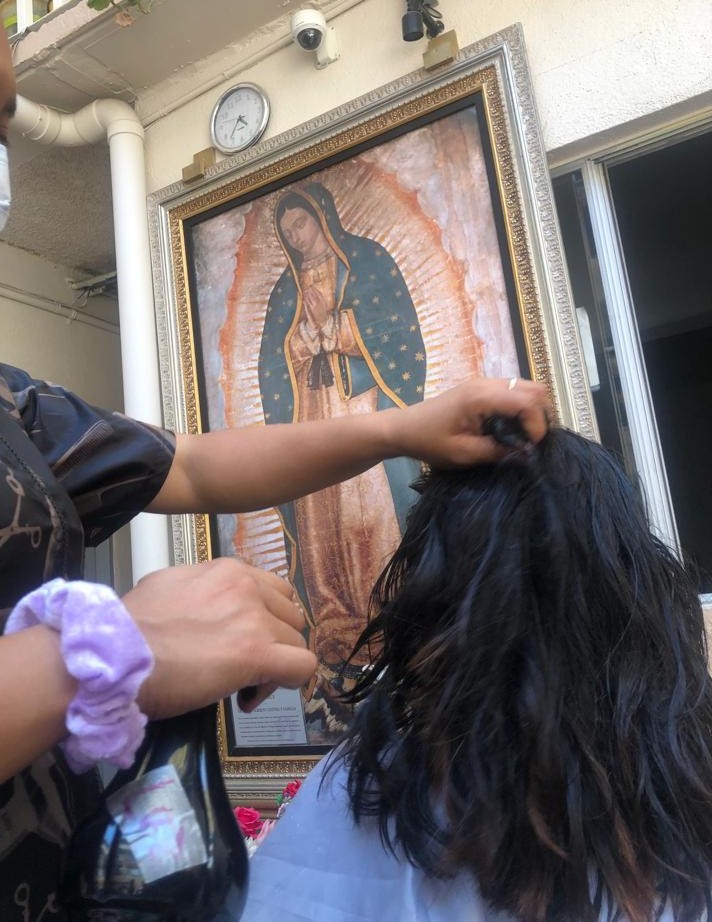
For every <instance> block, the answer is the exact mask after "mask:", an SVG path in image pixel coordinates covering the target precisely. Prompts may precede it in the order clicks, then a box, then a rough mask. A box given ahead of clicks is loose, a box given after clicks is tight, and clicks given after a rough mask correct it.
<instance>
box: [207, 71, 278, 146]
mask: <svg viewBox="0 0 712 922" xmlns="http://www.w3.org/2000/svg"><path fill="white" fill-rule="evenodd" d="M268 121H269V99H268V98H267V95H266V93H265V92H264V90H262V89H260V87H258V86H255V84H254V83H238V84H236V85H235V86H233V87H230V89H229V90H226V91H225V92H224V93H223V94H222V96H221V97H220V99H218V101H217V102H216V103H215V106H214V107H213V114H212V116H211V117H210V137H211V139H212V142H213V144H214V145H215V147H217V149H218V150H221V151H222V152H223V153H224V154H234V153H235V152H236V151H238V150H244V149H245V148H246V147H249V146H250V144H254V143H255V142H256V141H259V139H260V138H261V137H262V134H263V133H264V130H265V128H266V127H267V122H268Z"/></svg>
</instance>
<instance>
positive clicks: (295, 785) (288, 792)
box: [282, 778, 302, 799]
mask: <svg viewBox="0 0 712 922" xmlns="http://www.w3.org/2000/svg"><path fill="white" fill-rule="evenodd" d="M301 786H302V782H301V781H300V780H299V779H298V778H295V779H294V780H293V781H290V782H289V784H288V785H287V786H286V788H285V789H284V790H283V791H282V797H283V798H287V797H288V798H290V799H291V798H292V797H294V795H295V794H296V793H297V791H298V790H299V788H300V787H301Z"/></svg>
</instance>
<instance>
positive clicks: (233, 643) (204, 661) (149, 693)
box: [0, 558, 316, 782]
mask: <svg viewBox="0 0 712 922" xmlns="http://www.w3.org/2000/svg"><path fill="white" fill-rule="evenodd" d="M122 601H123V603H124V606H125V607H126V608H127V609H128V611H129V612H130V613H131V615H132V616H133V618H134V621H135V622H136V624H137V625H138V627H139V628H140V630H141V632H142V634H143V636H144V638H145V639H146V641H147V643H148V645H149V647H150V648H151V651H152V653H153V656H154V659H155V666H154V669H153V671H152V673H151V674H150V675H149V676H148V678H147V679H146V680H145V682H144V683H143V685H142V686H141V689H140V692H139V696H138V704H139V707H140V708H141V710H142V711H143V712H144V713H145V714H147V715H148V716H149V717H151V718H163V717H171V716H174V715H176V714H182V713H183V712H185V711H189V710H194V709H195V708H199V707H203V706H204V705H207V704H210V703H212V702H214V701H218V700H219V699H220V698H223V697H226V696H227V695H230V694H232V693H233V692H235V691H238V690H239V689H241V688H245V687H246V686H251V687H254V688H256V694H255V695H254V696H253V697H251V699H250V701H249V704H246V705H245V710H248V709H249V710H253V709H254V708H255V707H257V705H258V704H259V703H260V702H261V701H263V700H264V698H266V697H267V695H269V694H271V692H272V691H273V690H274V688H275V687H277V686H278V685H279V686H284V687H287V688H299V687H300V686H301V685H303V684H304V683H305V682H307V681H309V680H310V679H311V677H312V676H313V674H314V670H315V668H316V658H315V656H314V654H313V653H312V652H311V651H309V650H307V649H306V643H305V640H304V637H303V636H302V633H301V632H302V630H303V628H304V618H303V615H302V614H301V613H300V611H299V610H298V609H297V607H296V605H295V604H294V603H293V601H292V590H291V588H290V586H289V584H288V583H287V582H286V581H285V580H283V579H280V578H279V577H277V576H275V575H274V574H273V573H267V572H265V571H263V570H259V569H257V568H255V567H251V566H249V565H247V564H245V563H242V562H240V561H238V560H235V559H233V558H229V559H228V558H222V559H219V560H213V561H210V562H208V563H202V564H195V565H193V566H185V567H169V568H168V569H165V570H158V571H157V572H155V573H151V574H149V575H148V576H146V577H144V579H142V580H140V581H139V582H138V583H137V585H136V586H134V588H133V589H131V590H130V592H128V593H127V594H126V595H125V596H124V597H123V599H122ZM76 692H77V683H76V681H75V680H74V679H73V678H72V677H71V676H70V675H69V673H68V672H67V670H66V668H65V666H64V661H63V659H62V654H61V650H60V635H59V634H58V633H57V632H56V631H54V630H52V629H51V628H48V627H45V626H43V625H39V626H37V627H30V628H26V629H25V630H21V631H18V632H17V633H15V634H9V635H5V636H2V637H0V701H2V720H0V782H1V781H4V780H6V779H7V778H10V777H12V775H14V774H15V773H16V772H17V771H19V770H20V769H21V768H24V767H25V766H26V765H29V764H30V763H31V762H32V761H33V760H34V759H35V758H36V757H37V756H39V755H40V754H41V753H43V752H46V751H47V750H48V749H49V748H50V747H52V746H53V745H54V744H56V743H58V742H59V741H60V740H61V739H63V737H65V736H66V732H67V731H66V729H65V716H66V713H67V708H68V706H69V704H70V702H71V700H72V699H73V698H74V696H75V694H76ZM241 703H242V702H241Z"/></svg>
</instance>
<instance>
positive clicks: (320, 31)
mask: <svg viewBox="0 0 712 922" xmlns="http://www.w3.org/2000/svg"><path fill="white" fill-rule="evenodd" d="M325 37H326V19H325V18H324V14H323V13H320V12H319V11H318V10H299V12H298V13H294V15H293V16H292V38H293V39H294V41H295V42H296V43H297V45H299V47H300V48H303V49H304V51H316V50H317V49H318V48H319V46H320V45H321V43H322V42H323V41H324V38H325Z"/></svg>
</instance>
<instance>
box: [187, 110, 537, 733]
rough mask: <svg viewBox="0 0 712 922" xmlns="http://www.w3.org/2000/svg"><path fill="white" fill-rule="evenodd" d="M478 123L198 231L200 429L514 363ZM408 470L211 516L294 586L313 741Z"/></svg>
mask: <svg viewBox="0 0 712 922" xmlns="http://www.w3.org/2000/svg"><path fill="white" fill-rule="evenodd" d="M489 183H490V179H489V177H488V174H487V170H486V167H485V162H484V156H483V151H482V146H481V141H480V135H479V129H478V120H477V116H476V114H475V113H474V112H473V111H471V110H468V109H466V110H463V111H461V112H459V113H455V114H453V115H450V116H448V117H447V118H444V119H441V120H439V121H436V122H433V123H432V124H430V125H427V126H423V127H422V128H419V129H416V130H413V131H411V132H409V133H408V134H406V135H404V136H401V137H399V138H395V139H393V140H390V141H387V142H385V143H383V144H380V145H379V146H377V147H373V148H371V149H370V150H367V151H364V152H362V153H360V154H359V155H358V156H356V157H353V158H351V159H348V160H344V161H342V162H341V163H337V164H335V165H332V166H330V167H327V168H325V169H322V170H320V171H318V172H317V173H315V174H313V175H312V176H311V177H309V178H308V179H304V180H302V181H298V182H294V183H291V184H289V185H287V186H284V187H283V188H281V189H278V190H276V191H272V192H269V193H268V194H265V195H263V196H262V197H260V198H257V199H253V200H252V201H250V202H248V203H246V204H241V205H240V204H238V205H236V206H235V207H233V208H231V209H230V210H229V211H224V212H222V213H221V214H218V215H216V216H214V217H211V218H209V219H208V220H205V221H203V222H202V223H201V224H199V225H197V226H196V227H195V228H194V231H193V234H194V240H193V248H194V249H193V252H194V261H195V279H196V288H197V302H198V308H199V312H200V313H199V317H200V332H201V344H202V351H203V367H204V377H205V388H206V393H207V405H208V413H209V419H210V426H211V428H218V427H219V426H223V425H224V426H239V425H248V424H258V425H278V424H281V423H291V422H298V421H303V420H312V419H321V418H324V417H334V416H347V415H354V414H361V413H373V412H377V411H379V410H384V409H388V408H391V407H403V406H406V405H408V404H413V403H415V402H417V401H420V400H423V399H424V398H425V397H426V396H430V395H432V394H435V393H437V392H439V391H441V390H444V389H445V388H446V387H449V386H451V385H453V384H456V383H457V382H458V381H460V380H463V379H464V378H466V377H468V376H469V375H472V374H491V375H496V376H511V375H515V374H517V373H518V372H519V365H518V358H517V353H516V347H515V341H514V335H513V331H512V319H511V314H510V307H509V300H508V294H507V290H506V282H505V277H504V271H503V268H502V257H501V251H500V245H501V243H500V240H499V239H498V235H497V231H496V226H495V217H494V211H493V207H492V204H491V201H492V194H491V190H490V185H489ZM419 472H420V471H419V466H418V464H417V463H416V462H415V461H413V460H411V459H407V458H400V459H393V460H390V461H386V462H385V463H383V464H380V465H378V466H376V467H374V468H373V469H371V470H369V471H367V472H365V473H363V474H361V475H358V476H357V477H354V478H352V479H351V480H348V481H346V482H345V483H343V484H338V485H336V486H333V487H329V488H327V489H325V490H321V491H319V492H318V493H314V494H312V495H310V496H307V497H304V498H303V499H300V500H297V501H295V502H291V503H285V504H284V505H282V506H280V507H279V508H278V509H276V510H266V511H264V512H262V513H252V514H249V515H240V516H221V517H219V544H220V550H221V552H222V553H236V554H239V555H240V556H241V557H243V558H244V559H246V560H248V561H249V562H251V563H254V564H257V565H259V566H263V567H266V568H268V569H273V570H275V571H276V572H278V573H280V574H282V575H285V576H287V577H288V579H289V580H290V581H291V583H292V585H293V587H294V589H295V592H296V594H297V596H298V598H299V600H300V602H301V605H302V606H303V608H304V611H305V614H306V618H307V623H308V629H307V634H308V636H307V639H308V643H309V645H310V646H311V648H312V649H313V650H314V651H315V653H316V655H317V660H318V672H317V676H316V678H315V680H314V681H313V682H311V683H310V684H309V686H308V687H305V688H304V689H302V692H301V699H302V706H303V713H304V721H305V726H306V738H307V742H308V744H313V745H324V744H326V745H331V744H333V743H334V742H336V741H337V740H338V738H339V736H340V733H341V732H342V730H343V729H344V728H345V726H346V724H347V722H348V720H349V717H350V714H349V712H348V711H347V710H346V709H345V708H344V706H343V705H342V703H341V701H340V693H341V692H342V691H343V690H344V689H345V688H347V687H348V686H349V684H350V683H351V682H352V681H353V679H354V677H355V676H356V675H357V673H358V671H359V670H361V669H362V668H363V667H364V666H365V662H363V661H361V660H359V659H350V654H351V650H352V648H353V646H354V643H355V640H356V638H357V637H358V635H359V634H360V632H361V630H362V629H363V627H364V626H365V624H366V622H367V619H368V600H369V595H370V591H371V589H372V587H373V584H374V582H375V581H376V579H377V577H378V576H379V574H380V572H381V570H382V568H383V566H384V563H385V562H386V560H387V559H388V558H389V557H390V555H391V553H392V552H393V550H394V549H395V547H396V545H397V544H398V541H399V538H400V534H401V531H402V529H403V527H404V523H405V519H406V516H407V513H408V508H409V506H410V505H411V503H412V502H413V501H414V499H415V498H416V494H415V493H414V491H413V490H412V489H411V486H410V485H411V484H412V482H413V481H414V480H415V479H416V478H417V477H418V475H419Z"/></svg>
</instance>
